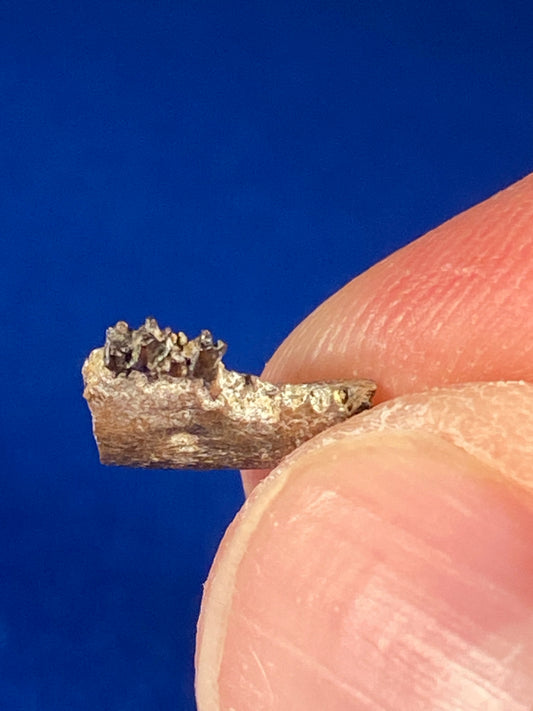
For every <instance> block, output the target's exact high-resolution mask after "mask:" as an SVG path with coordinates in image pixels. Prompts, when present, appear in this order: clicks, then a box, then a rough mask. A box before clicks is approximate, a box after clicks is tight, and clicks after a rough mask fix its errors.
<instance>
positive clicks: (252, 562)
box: [196, 176, 533, 711]
mask: <svg viewBox="0 0 533 711" xmlns="http://www.w3.org/2000/svg"><path fill="white" fill-rule="evenodd" d="M532 351H533V176H529V177H527V178H525V179H524V180H522V181H520V182H519V183H517V184H515V185H513V186H511V187H510V188H508V189H507V190H505V191H503V192H501V193H498V194H497V195H495V196H494V197H492V198H490V199H489V200H487V201H486V202H484V203H481V204H480V205H478V206H476V207H474V208H472V209H470V210H468V211H467V212H465V213H463V214H461V215H459V216H457V217H456V218H454V219H452V220H450V221H449V222H447V223H445V224H444V225H442V226H441V227H439V228H437V229H436V230H433V231H432V232H430V233H428V234H427V235H425V236H424V237H422V238H420V239H419V240H416V241H415V242H413V243H412V244H410V245H408V246H407V247H405V248H404V249H402V250H400V251H398V252H396V253H395V254H393V255H391V256H390V257H388V258H387V259H385V260H384V261H382V262H380V263H379V264H377V265H376V266H374V267H373V268H372V269H370V270H369V271H367V272H366V273H364V274H362V275H361V276H359V277H357V278H356V279H354V280H353V281H352V282H350V283H349V284H347V285H346V286H345V287H344V288H343V289H341V290H340V291H339V292H338V293H336V294H335V295H333V296H332V297H331V298H330V299H328V300H327V301H326V302H324V304H322V305H321V306H320V307H319V308H318V309H317V310H316V311H315V312H314V313H313V314H311V315H310V316H309V317H308V318H307V319H306V320H305V321H304V322H303V323H302V324H300V326H299V327H298V328H296V330H295V331H294V332H293V333H292V334H291V335H290V336H289V337H288V338H287V340H286V341H285V342H284V343H283V344H282V346H281V347H280V348H279V350H278V351H277V352H276V354H275V355H274V357H273V358H272V360H271V361H270V362H269V363H268V365H267V368H266V370H265V373H264V375H265V376H266V377H268V378H269V379H271V380H273V381H277V382H291V381H292V382H297V381H306V380H307V381H309V380H320V379H328V378H329V379H336V378H342V377H347V378H348V377H354V376H362V377H371V378H372V379H374V380H376V381H377V382H378V384H379V390H378V397H377V401H378V402H379V403H381V404H379V405H378V406H377V407H375V408H373V409H372V410H370V411H368V412H365V413H363V414H362V415H358V416H357V417H354V418H352V419H351V420H349V421H347V422H346V423H343V424H342V425H339V426H338V427H336V428H332V429H331V430H328V431H327V432H326V433H323V434H322V435H319V436H318V437H316V438H314V439H313V440H311V441H310V442H308V443H307V444H306V445H304V446H303V447H301V448H299V449H298V450H296V451H295V452H294V453H292V454H291V455H290V456H289V457H288V458H287V459H286V460H285V461H284V462H283V463H282V464H281V465H280V466H279V467H277V469H275V470H274V471H273V472H272V473H270V475H269V476H267V474H268V472H245V473H244V474H243V480H244V484H245V489H246V491H247V492H248V493H249V494H250V496H249V498H248V500H247V502H246V504H245V505H244V507H243V509H242V510H241V512H240V513H239V514H238V516H237V517H236V519H235V521H234V522H233V523H232V525H231V526H230V528H229V529H228V531H227V533H226V536H225V537H224V540H223V542H222V544H221V546H220V549H219V551H218V553H217V556H216V559H215V562H214V564H213V568H212V570H211V573H210V576H209V580H208V582H207V585H206V589H205V594H204V599H203V604H202V613H201V617H200V621H199V626H198V646H197V655H196V663H197V680H196V688H197V699H198V708H199V711H218V710H221V709H224V711H231V710H232V709H233V710H234V711H248V709H249V710H250V711H263V710H264V711H266V710H270V709H271V710H274V709H279V710H284V709H290V710H291V711H300V710H302V711H303V710H304V709H305V711H315V710H316V711H319V710H320V711H323V710H324V709H327V710H328V711H346V710H350V711H351V710H352V709H353V710H359V709H364V710H366V709H372V710H381V709H383V710H385V709H386V710H391V711H403V710H405V711H417V710H418V709H420V710H424V711H431V710H433V709H435V710H437V709H438V710H439V711H441V710H444V711H446V710H450V711H452V710H454V711H456V710H457V709H466V710H467V711H502V710H503V711H531V709H533V545H532V542H533V414H532V413H533V384H530V383H533V357H532ZM494 381H498V382H496V383H495V382H494ZM517 381H521V382H517ZM435 388H437V389H435Z"/></svg>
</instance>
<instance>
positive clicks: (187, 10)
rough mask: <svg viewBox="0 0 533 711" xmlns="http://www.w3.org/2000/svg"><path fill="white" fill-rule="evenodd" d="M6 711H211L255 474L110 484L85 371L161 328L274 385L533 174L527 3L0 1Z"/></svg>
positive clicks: (124, 473) (1, 697)
mask: <svg viewBox="0 0 533 711" xmlns="http://www.w3.org/2000/svg"><path fill="white" fill-rule="evenodd" d="M0 35H1V38H0V39H1V43H0V91H1V115H0V151H1V166H2V172H1V190H0V210H1V212H0V220H1V237H2V248H3V249H2V252H3V257H2V259H1V260H0V274H1V283H0V288H1V291H2V293H1V297H2V298H1V301H2V307H3V308H2V314H3V315H2V333H3V338H2V340H3V344H2V354H3V357H4V367H3V378H2V388H3V392H2V407H1V430H0V431H1V446H2V460H3V461H2V469H1V477H0V526H1V531H2V546H1V548H0V708H1V709H6V710H7V711H11V710H15V709H17V710H18V709H23V710H24V711H57V710H58V709H74V710H76V711H77V710H83V711H85V710H87V711H88V710H91V711H92V710H93V709H96V708H98V709H112V710H115V709H116V710H120V711H137V710H141V709H143V710H144V709H150V710H154V709H157V710H161V711H167V710H170V709H183V710H184V711H188V710H192V709H194V695H193V650H194V634H195V624H196V618H197V614H198V608H199V603H200V597H201V591H202V583H203V581H204V580H205V578H206V576H207V572H208V569H209V566H210V562H211V560H212V557H213V555H214V552H215V550H216V547H217V545H218V543H219V540H220V538H221V536H222V534H223V531H224V529H225V527H226V525H227V524H228V523H229V521H230V520H231V519H232V517H233V516H234V514H235V512H236V511H237V510H238V508H239V506H240V504H241V501H242V493H241V486H240V481H239V478H238V475H237V473H233V472H221V473H220V472H213V473H194V472H165V471H163V472H161V471H138V470H128V469H120V468H104V467H102V466H101V465H100V464H99V462H98V457H97V452H96V448H95V445H94V442H93V440H92V436H91V425H90V418H89V413H88V410H87V408H86V405H85V402H84V401H83V400H82V398H81V389H82V384H81V377H80V372H79V371H80V368H81V365H82V363H83V360H84V357H85V356H86V354H87V353H88V351H89V350H90V349H91V348H92V347H95V346H97V345H100V344H101V343H102V342H103V338H104V331H105V328H106V327H107V326H108V325H109V324H111V323H114V322H115V321H116V320H118V319H126V320H127V321H129V322H130V323H131V324H133V325H139V324H140V322H141V321H142V320H143V319H144V317H145V316H146V315H148V314H153V315H155V316H157V318H158V319H159V320H160V322H161V323H162V325H173V326H175V327H177V328H179V329H182V330H185V331H186V332H188V333H189V334H191V335H196V334H197V333H198V331H199V330H200V329H201V328H210V329H212V330H213V332H214V333H215V335H216V336H217V337H220V338H223V339H224V340H226V341H228V342H229V343H230V350H229V353H228V356H227V362H228V364H229V365H230V366H232V367H234V368H237V369H240V370H250V371H252V372H260V371H261V369H262V367H263V365H264V363H265V361H266V360H267V359H268V357H269V356H270V354H271V353H272V352H273V350H274V349H275V348H276V346H277V345H278V344H279V343H280V341H281V340H282V339H283V338H284V337H285V336H286V335H287V334H288V333H289V332H290V331H291V329H292V328H293V327H294V326H295V325H296V324H297V323H298V322H299V321H300V320H301V319H302V318H303V317H304V316H305V315H306V314H308V313H309V312H310V311H311V310H312V309H313V308H314V307H315V306H317V305H318V304H319V303H320V302H321V301H322V300H323V299H324V298H325V297H327V296H328V295H330V294H331V293H333V292H334V291H335V290H336V289H337V288H339V287H340V286H341V285H342V284H344V283H345V282H346V281H347V280H349V279H350V278H351V277H352V276H354V275H355V274H356V273H358V272H360V271H362V270H363V269H365V268H366V267H368V266H369V265H371V264H372V263H373V262H374V261H376V260H377V259H380V258H382V257H384V256H385V255H386V254H388V253H389V252H390V251H392V250H394V249H395V248H397V247H399V246H401V245H403V244H405V243H407V242H408V241H410V240H411V239H412V238H414V237H415V236H418V235H419V234H421V233H423V232H424V231H426V230H428V229H429V228H431V227H434V226H436V225H437V224H439V223H440V222H441V221H443V220H445V219H447V218H449V217H451V216H452V215H453V214H455V213H456V212H458V211H460V210H463V209H465V208H467V207H468V206H470V205H472V204H474V203H475V202H477V201H479V200H481V199H483V198H486V197H488V196H489V195H490V194H492V193H493V192H495V191H497V190H499V189H500V188H502V187H504V186H505V185H507V184H509V183H511V182H513V181H514V180H516V179H518V178H520V177H522V176H523V175H525V174H526V173H528V172H529V171H530V170H531V169H532V168H533V141H532V138H533V135H532V128H533V123H532V121H533V43H532V39H531V38H532V36H533V10H532V8H531V3H530V2H529V1H528V2H523V3H520V2H514V1H511V2H510V1H509V0H507V1H506V0H501V2H469V3H465V2H463V1H461V2H459V1H454V0H452V1H449V0H448V1H447V2H443V3H440V6H439V4H438V3H422V2H420V3H416V2H409V1H406V2H393V1H392V0H381V1H380V0H375V1H374V2H364V3H363V2H341V1H337V2H335V1H331V2H315V1H314V0H306V1H305V2H304V1H300V2H294V1H291V0H285V1H284V2H270V3H256V2H249V1H248V2H220V1H219V2H202V1H201V0H200V1H198V2H193V1H192V0H189V1H188V2H180V1H178V0H174V1H172V2H171V1H169V0H162V1H159V2H141V1H140V0H123V1H117V0H107V1H106V2H83V1H82V2H75V1H74V2H73V1H72V0H69V2H61V1H60V2H52V3H48V2H46V3H45V2H41V3H38V2H35V3H29V2H0Z"/></svg>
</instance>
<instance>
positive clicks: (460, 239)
mask: <svg viewBox="0 0 533 711" xmlns="http://www.w3.org/2000/svg"><path fill="white" fill-rule="evenodd" d="M531 313H533V175H530V176H528V177H527V178H525V179H524V180H522V181H521V182H519V183H516V184H515V185H513V186H511V187H510V188H508V189H507V190H505V191H503V192H501V193H498V194H497V195H495V196H493V197H492V198H490V199H489V200H487V201H486V202H484V203H481V204H480V205H477V206H476V207H474V208H472V209H470V210H467V211H466V212H464V213H462V214H461V215H458V216H457V217H455V218H454V219H452V220H450V221H449V222H446V223H445V224H444V225H442V226H441V227H439V228H437V229H436V230H433V231H432V232H429V233H428V234H427V235H425V236H424V237H422V238H421V239H419V240H417V241H415V242H413V243H412V244H410V245H408V246H407V247H405V248H404V249H401V250H400V251H398V252H396V253H395V254H393V255H391V256H390V257H388V258H387V259H385V260H384V261H382V262H380V263H379V264H377V265H376V266H374V267H373V268H371V269H369V270H368V271H367V272H366V273H364V274H362V275H361V276H359V277H357V278H356V279H354V280H353V281H351V282H350V283H349V284H347V285H346V286H345V287H344V288H343V289H341V290H340V291H339V292H338V293H336V294H334V295H333V296H332V297H331V298H330V299H328V300H327V301H326V302H325V303H323V304H322V305H321V306H319V307H318V309H317V310H316V311H315V312H314V313H313V314H311V315H310V316H309V317H308V318H307V319H305V321H303V322H302V324H300V326H298V327H297V328H296V329H295V331H293V333H292V334H291V335H290V336H289V337H288V338H287V339H286V341H285V342H284V343H283V344H282V346H281V347H280V348H279V349H278V351H277V352H276V354H275V355H274V357H273V358H272V360H271V361H270V362H269V363H268V365H267V367H266V369H265V375H266V376H267V377H268V378H270V379H272V380H274V381H280V382H281V381H293V380H294V381H299V380H300V381H301V380H319V379H322V378H339V377H353V376H354V375H363V376H365V377H370V378H373V379H374V380H376V381H377V382H378V385H379V391H378V395H379V397H380V398H381V399H389V398H390V397H394V396H396V395H399V394H402V393H406V392H415V391H420V390H424V389H426V388H428V387H431V386H435V385H444V384H447V383H454V382H468V381H474V380H516V379H520V378H523V379H527V380H533V358H532V357H531V356H532V352H533V319H532V318H531V317H530V315H531Z"/></svg>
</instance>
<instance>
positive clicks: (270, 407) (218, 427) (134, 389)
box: [83, 318, 376, 469]
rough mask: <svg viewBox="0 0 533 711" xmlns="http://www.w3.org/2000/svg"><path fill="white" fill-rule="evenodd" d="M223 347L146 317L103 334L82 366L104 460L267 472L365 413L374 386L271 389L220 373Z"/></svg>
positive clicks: (345, 383) (349, 383)
mask: <svg viewBox="0 0 533 711" xmlns="http://www.w3.org/2000/svg"><path fill="white" fill-rule="evenodd" d="M225 352H226V344H225V343H224V342H223V341H215V340H214V339H213V337H212V335H211V333H210V332H209V331H206V330H205V331H202V332H201V333H200V335H199V336H198V337H196V338H194V339H191V340H189V339H188V338H187V336H186V335H185V334H184V333H182V332H181V331H180V332H173V331H172V330H171V329H170V328H165V329H161V328H160V327H159V326H158V324H157V321H156V320H155V319H153V318H148V319H146V321H145V323H144V324H143V325H142V326H141V327H140V328H138V329H135V330H134V329H131V328H130V327H129V326H128V324H127V323H125V322H124V321H119V322H118V323H117V324H116V325H115V326H112V327H110V328H108V329H107V334H106V343H105V346H104V347H103V348H97V349H96V350H94V351H92V353H91V354H90V355H89V357H88V358H87V360H86V361H85V364H84V366H83V379H84V382H85V391H84V396H85V398H86V400H87V402H88V404H89V407H90V410H91V413H92V417H93V429H94V435H95V438H96V441H97V444H98V450H99V452H100V458H101V461H102V462H103V463H104V464H119V465H125V466H133V467H156V468H171V469H266V468H271V467H274V466H275V465H276V464H278V463H279V461H280V460H281V459H282V458H283V457H284V456H285V455H287V454H288V453H289V452H291V451H292V450H293V449H295V448H296V447H298V446H299V445H300V444H302V443H303V442H305V441H306V440H308V439H310V438H311V437H313V436H314V435H316V434H318V433H319V432H321V431H322V430H324V429H326V428H327V427H331V426H332V425H334V424H337V423H338V422H342V421H343V420H345V419H347V418H348V417H351V416H352V415H354V414H356V413H358V412H360V411H361V410H365V409H367V408H369V407H371V400H372V396H373V394H374V392H375V389H376V385H375V383H373V382H372V381H371V380H339V381H327V382H326V381H324V382H315V383H302V384H287V385H274V384H272V383H269V382H266V381H264V380H261V379H260V378H259V377H257V376H255V375H246V374H242V373H237V372H235V371H232V370H227V369H226V367H225V366H224V364H223V362H222V358H223V356H224V354H225Z"/></svg>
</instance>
